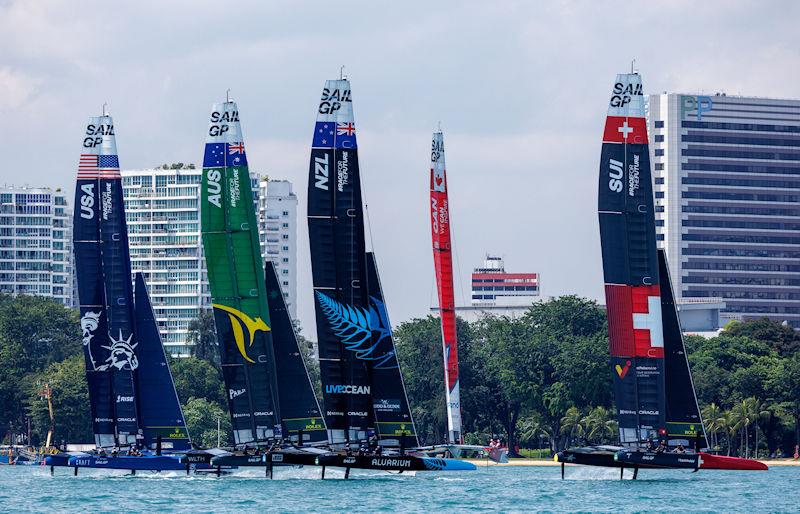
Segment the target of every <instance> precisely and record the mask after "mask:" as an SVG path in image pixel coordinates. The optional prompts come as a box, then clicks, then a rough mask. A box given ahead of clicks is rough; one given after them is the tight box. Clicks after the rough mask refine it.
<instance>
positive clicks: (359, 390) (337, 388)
mask: <svg viewBox="0 0 800 514" xmlns="http://www.w3.org/2000/svg"><path fill="white" fill-rule="evenodd" d="M325 392H326V393H328V394H369V386H355V385H349V384H348V385H332V384H328V385H327V386H325Z"/></svg>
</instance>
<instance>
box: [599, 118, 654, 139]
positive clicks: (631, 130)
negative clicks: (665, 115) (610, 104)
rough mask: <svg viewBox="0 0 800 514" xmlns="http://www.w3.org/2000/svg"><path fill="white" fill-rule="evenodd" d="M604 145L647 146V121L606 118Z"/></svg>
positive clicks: (641, 119) (642, 119)
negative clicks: (628, 144)
mask: <svg viewBox="0 0 800 514" xmlns="http://www.w3.org/2000/svg"><path fill="white" fill-rule="evenodd" d="M603 142H604V143H631V144H636V145H646V144H647V120H645V119H644V118H632V117H626V116H607V117H606V128H605V130H603Z"/></svg>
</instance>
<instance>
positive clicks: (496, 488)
mask: <svg viewBox="0 0 800 514" xmlns="http://www.w3.org/2000/svg"><path fill="white" fill-rule="evenodd" d="M331 475H333V478H334V479H331V480H328V479H327V477H326V480H324V481H321V480H319V469H318V468H316V469H315V468H303V469H292V468H282V469H279V470H277V471H276V479H275V480H268V479H266V478H264V476H263V474H262V472H259V471H258V470H256V469H251V470H247V471H242V472H238V473H237V474H234V475H231V476H223V477H220V478H217V477H213V476H210V477H201V476H191V477H186V476H184V475H182V474H181V473H177V472H176V473H161V474H156V473H142V472H139V473H137V475H136V476H130V475H126V474H125V473H124V472H114V471H111V472H109V471H101V470H85V469H82V470H80V474H79V476H77V477H74V476H72V470H71V469H64V468H61V469H58V468H57V469H56V474H55V476H52V477H51V476H50V474H49V471H48V470H47V469H46V468H42V467H28V466H0V512H9V511H36V512H82V513H86V512H92V513H94V512H111V511H115V512H116V511H124V512H187V511H193V512H236V513H239V514H241V513H245V512H435V513H440V512H484V511H493V512H536V511H549V512H562V511H584V512H587V511H591V512H666V511H670V512H748V513H757V512H797V511H798V510H800V468H782V467H775V468H773V469H770V470H769V471H766V472H764V471H761V472H729V471H701V472H699V473H694V474H692V473H690V472H687V471H649V470H646V471H642V472H640V475H639V479H638V480H636V481H633V480H623V481H620V480H619V472H618V471H616V470H611V469H600V468H587V467H574V468H568V469H567V476H566V480H563V481H562V480H561V478H560V470H559V469H558V468H557V467H503V468H500V467H489V468H484V467H481V468H479V470H478V471H472V472H450V473H426V472H420V473H417V475H416V476H409V475H405V474H404V475H390V474H358V473H355V472H354V474H353V475H352V477H351V479H350V480H347V481H345V480H342V479H341V478H342V476H343V474H342V473H338V472H336V471H335V470H334V471H333V473H331V470H329V472H328V476H331ZM336 478H338V479H336Z"/></svg>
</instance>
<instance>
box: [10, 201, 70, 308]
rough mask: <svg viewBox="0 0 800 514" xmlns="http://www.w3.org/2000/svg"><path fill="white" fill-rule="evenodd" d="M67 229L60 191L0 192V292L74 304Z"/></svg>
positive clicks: (67, 215)
mask: <svg viewBox="0 0 800 514" xmlns="http://www.w3.org/2000/svg"><path fill="white" fill-rule="evenodd" d="M71 227H72V212H71V211H70V209H69V208H68V205H67V199H66V197H65V196H64V193H63V192H62V191H61V190H60V189H56V190H55V191H53V190H51V189H49V188H28V187H13V186H11V187H7V186H4V187H2V188H0V292H3V293H8V294H29V295H40V296H48V297H51V298H53V299H55V300H57V301H59V302H61V303H62V304H63V305H65V306H68V307H70V306H72V305H74V300H73V287H72V283H73V278H72V237H71Z"/></svg>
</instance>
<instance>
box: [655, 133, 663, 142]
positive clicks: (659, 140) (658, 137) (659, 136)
mask: <svg viewBox="0 0 800 514" xmlns="http://www.w3.org/2000/svg"><path fill="white" fill-rule="evenodd" d="M655 142H656V143H663V142H664V136H663V135H662V134H656V136H655Z"/></svg>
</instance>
